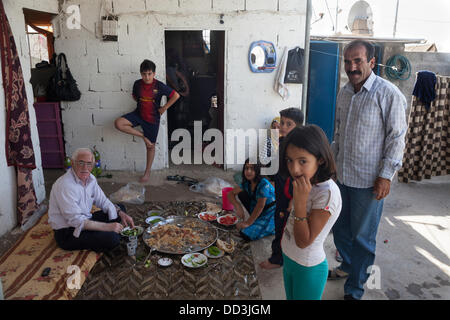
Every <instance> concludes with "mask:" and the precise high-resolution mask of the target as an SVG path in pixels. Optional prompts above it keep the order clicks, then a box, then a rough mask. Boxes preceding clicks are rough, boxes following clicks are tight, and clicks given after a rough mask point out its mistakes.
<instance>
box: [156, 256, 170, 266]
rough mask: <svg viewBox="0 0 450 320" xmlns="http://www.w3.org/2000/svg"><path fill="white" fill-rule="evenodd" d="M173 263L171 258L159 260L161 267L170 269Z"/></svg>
mask: <svg viewBox="0 0 450 320" xmlns="http://www.w3.org/2000/svg"><path fill="white" fill-rule="evenodd" d="M172 262H173V261H172V259H170V258H161V259H159V260H158V264H159V265H160V266H161V267H168V266H170V265H171V264H172Z"/></svg>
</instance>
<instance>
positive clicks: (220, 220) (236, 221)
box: [217, 213, 239, 227]
mask: <svg viewBox="0 0 450 320" xmlns="http://www.w3.org/2000/svg"><path fill="white" fill-rule="evenodd" d="M227 216H231V217H235V218H236V220H235V221H234V223H232V224H224V223H222V220H223V219H224V218H225V217H227ZM238 221H239V218H238V217H236V216H235V215H234V214H231V213H228V214H225V215H223V216H220V217H218V218H217V223H218V224H221V225H223V226H227V227H229V226H234V225H235V224H236V223H238Z"/></svg>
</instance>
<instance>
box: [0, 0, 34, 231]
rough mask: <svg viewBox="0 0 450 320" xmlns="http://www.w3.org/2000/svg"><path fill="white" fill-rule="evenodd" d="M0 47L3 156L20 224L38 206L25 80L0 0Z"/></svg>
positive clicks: (0, 0)
mask: <svg viewBox="0 0 450 320" xmlns="http://www.w3.org/2000/svg"><path fill="white" fill-rule="evenodd" d="M0 50H1V64H2V79H3V88H4V91H5V106H6V126H5V127H6V139H5V140H6V146H5V149H6V160H7V163H8V166H15V167H16V172H17V220H18V222H19V224H20V225H22V226H23V225H24V224H25V223H26V222H27V221H28V220H29V219H30V218H31V216H32V214H33V213H34V212H35V211H36V210H37V209H38V207H39V206H38V204H37V201H36V193H35V191H34V187H33V180H32V174H31V172H32V170H33V169H34V168H36V165H35V158H34V151H33V143H32V141H31V130H30V121H29V114H28V101H27V96H26V92H25V82H24V79H23V74H22V68H21V66H20V60H19V56H18V53H17V49H16V45H15V42H14V37H13V34H12V32H11V27H10V25H9V22H8V18H7V17H6V13H5V9H4V7H3V0H0Z"/></svg>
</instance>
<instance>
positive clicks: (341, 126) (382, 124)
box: [329, 40, 407, 300]
mask: <svg viewBox="0 0 450 320" xmlns="http://www.w3.org/2000/svg"><path fill="white" fill-rule="evenodd" d="M374 54H375V48H374V47H373V45H371V44H370V43H368V42H366V41H361V40H355V41H352V42H351V43H349V44H348V45H347V46H346V47H345V49H344V64H345V72H346V73H347V76H348V79H349V82H348V83H347V84H346V85H345V86H344V87H343V88H342V89H341V90H340V92H339V94H338V97H337V109H336V126H335V127H336V132H335V136H334V142H333V144H332V147H333V151H334V154H335V157H336V164H337V177H338V185H339V188H340V191H341V195H342V212H341V214H340V216H339V219H338V220H337V222H336V224H335V225H334V227H333V235H334V243H335V245H336V248H337V249H338V251H339V253H340V254H341V256H342V258H343V262H342V264H341V265H340V266H339V267H338V268H335V269H334V270H331V271H330V272H329V279H340V278H347V280H346V282H345V285H344V299H345V300H359V299H361V298H362V296H363V294H364V284H365V283H366V281H367V279H368V277H369V273H368V268H369V267H370V266H372V265H373V263H374V261H375V246H376V235H377V230H378V225H379V222H380V219H381V215H382V210H383V201H384V198H385V197H386V196H387V195H388V194H389V190H390V185H391V181H392V178H393V177H394V174H395V172H396V171H397V170H398V169H400V167H401V162H402V158H403V149H404V147H405V134H406V129H407V122H406V115H405V113H406V98H405V96H404V95H403V94H402V93H401V92H400V90H399V89H398V88H397V87H396V86H394V85H393V84H392V83H390V82H389V81H387V80H384V79H383V78H381V77H379V76H377V75H375V74H374V73H373V71H372V68H373V67H374V65H375V57H374ZM369 272H370V269H369Z"/></svg>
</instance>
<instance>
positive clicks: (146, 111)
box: [114, 60, 180, 183]
mask: <svg viewBox="0 0 450 320" xmlns="http://www.w3.org/2000/svg"><path fill="white" fill-rule="evenodd" d="M155 71H156V65H155V64H154V63H153V62H152V61H150V60H144V61H143V62H142V63H141V66H140V72H141V79H139V80H136V81H135V82H134V85H133V99H134V100H136V102H137V107H136V109H135V110H134V111H133V112H130V113H127V114H124V115H123V116H121V117H120V118H118V119H116V121H115V123H114V125H115V127H116V128H117V129H118V130H120V131H122V132H125V133H127V134H131V135H133V136H136V137H140V138H142V139H143V140H144V142H145V147H146V151H147V162H146V167H145V172H144V175H143V176H142V177H141V178H140V180H139V182H142V183H145V182H147V181H148V180H149V179H150V171H151V168H152V163H153V159H154V158H155V143H156V138H157V137H158V131H159V121H160V118H161V116H162V115H163V114H164V112H166V111H167V109H169V108H170V107H171V106H172V105H173V104H174V103H175V101H177V100H178V99H179V98H180V95H179V94H178V93H177V92H176V91H175V90H173V89H172V88H170V87H169V86H167V85H166V84H164V83H162V82H161V81H159V80H157V79H156V78H155ZM162 96H166V97H168V101H167V103H166V104H165V105H163V106H161V98H162ZM136 126H141V128H142V130H143V131H139V130H136V129H135V127H136Z"/></svg>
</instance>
